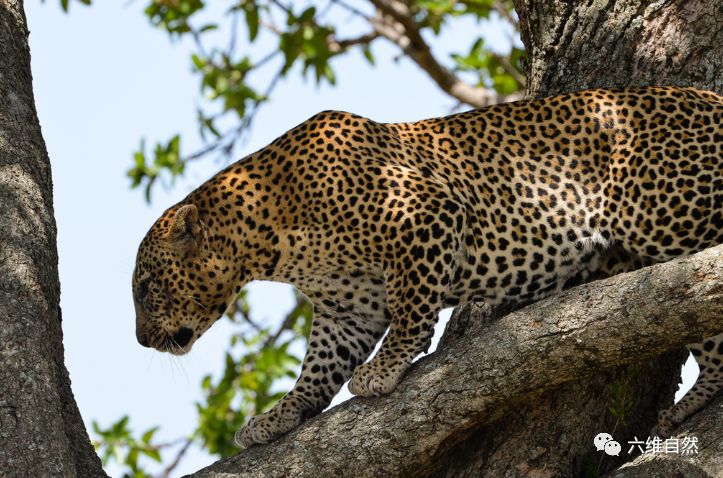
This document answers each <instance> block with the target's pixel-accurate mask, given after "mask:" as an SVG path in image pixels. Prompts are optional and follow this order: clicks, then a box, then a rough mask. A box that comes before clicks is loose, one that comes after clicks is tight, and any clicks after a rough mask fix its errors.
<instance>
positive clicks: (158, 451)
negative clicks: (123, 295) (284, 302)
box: [60, 0, 628, 478]
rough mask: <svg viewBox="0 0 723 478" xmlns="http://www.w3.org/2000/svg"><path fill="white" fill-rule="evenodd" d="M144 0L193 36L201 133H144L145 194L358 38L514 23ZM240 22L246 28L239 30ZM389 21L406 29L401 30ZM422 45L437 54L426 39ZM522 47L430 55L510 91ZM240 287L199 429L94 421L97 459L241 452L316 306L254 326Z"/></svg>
mask: <svg viewBox="0 0 723 478" xmlns="http://www.w3.org/2000/svg"><path fill="white" fill-rule="evenodd" d="M76 1H78V2H80V3H82V4H85V5H89V4H90V3H91V0H76ZM146 1H147V2H148V4H147V6H146V8H145V10H144V14H145V16H146V17H147V19H148V21H149V22H150V24H151V25H152V26H153V27H155V28H157V29H159V30H162V31H165V32H166V33H167V34H168V35H169V38H171V39H173V40H177V39H180V38H189V39H191V40H192V41H193V43H194V45H195V51H194V52H193V54H192V55H191V58H190V64H191V67H192V71H193V72H194V73H195V74H196V75H197V76H198V78H199V90H200V95H201V97H202V101H201V102H200V104H201V107H199V109H198V112H197V119H198V127H199V133H200V137H201V139H202V140H203V142H204V145H203V147H202V148H201V149H200V150H198V151H195V152H191V153H187V152H184V151H183V148H182V144H183V143H184V142H183V141H182V136H181V135H180V134H176V135H174V136H172V137H171V138H170V139H168V140H165V141H156V142H155V143H154V145H153V146H152V147H151V148H148V149H147V148H146V141H145V140H141V142H140V146H139V148H138V150H137V151H135V152H134V153H133V164H132V166H131V167H130V169H129V170H128V177H129V178H130V181H131V187H132V188H142V189H143V190H144V193H145V197H146V200H147V201H149V202H150V200H151V195H152V191H153V187H154V185H156V184H158V183H159V182H160V183H161V184H165V185H167V186H170V185H172V184H173V182H174V180H175V179H176V178H178V177H179V176H182V175H183V174H184V173H185V171H186V166H187V164H188V163H189V162H190V161H194V160H200V159H203V158H208V157H211V156H217V157H221V158H222V159H225V160H229V159H231V158H232V157H233V155H234V153H235V152H236V149H237V146H238V143H239V141H241V140H242V139H243V137H244V135H245V134H247V133H248V131H249V127H250V126H251V124H252V122H253V118H254V116H255V114H256V113H257V111H258V110H259V108H261V107H262V106H263V105H264V104H265V103H267V102H269V101H271V99H272V97H273V92H274V91H275V89H276V88H277V86H278V85H279V84H280V80H281V79H283V78H288V77H290V76H292V75H301V76H302V77H303V78H305V79H308V80H310V81H311V82H312V83H313V84H316V85H320V84H324V83H326V84H330V85H335V84H336V82H337V75H336V69H335V68H336V67H335V59H336V58H338V57H341V56H343V55H346V54H348V53H349V52H350V51H352V50H354V49H358V50H359V51H360V52H361V53H362V54H363V57H364V58H365V59H366V61H367V62H368V63H369V65H370V66H374V65H376V64H377V63H378V60H377V58H376V57H375V55H374V52H373V50H372V45H373V44H375V43H377V42H380V41H387V42H391V43H394V44H396V46H397V47H399V49H400V52H401V54H402V55H406V56H407V57H408V58H410V59H411V60H412V61H418V59H416V58H415V57H414V55H410V51H409V50H408V49H407V48H406V47H405V46H404V45H405V44H406V43H405V42H406V41H407V40H408V39H409V38H412V37H414V38H416V39H417V41H422V42H433V41H435V39H437V38H438V36H439V35H440V34H441V33H442V31H443V30H444V28H445V27H446V26H448V25H453V23H452V22H454V21H457V19H460V18H463V17H464V18H471V19H473V20H474V21H480V20H487V19H495V20H497V21H503V22H507V23H509V24H511V25H512V26H513V27H514V28H515V30H516V27H517V24H516V21H517V20H516V17H515V15H514V11H513V6H512V1H511V0H407V1H404V2H400V1H398V0H393V1H397V2H398V6H401V7H402V8H401V9H399V11H397V12H396V13H394V12H389V11H384V10H383V8H381V7H382V2H379V1H377V0H365V1H361V2H359V1H355V2H350V1H347V0H218V1H217V2H208V1H207V2H204V1H202V0H146ZM60 4H61V7H62V8H63V9H64V10H66V11H67V10H68V8H69V0H60ZM221 7H223V9H222V10H218V9H219V8H221ZM405 9H406V10H405ZM400 11H401V12H402V13H399V12H400ZM240 25H243V27H241V26H240ZM240 30H245V35H239V33H238V32H239V31H240ZM389 31H395V32H402V33H403V35H402V36H403V37H404V38H395V37H394V36H393V35H390V34H389ZM432 46H433V45H432ZM426 49H427V50H428V51H429V52H430V53H429V54H430V55H433V54H432V53H431V52H432V51H433V48H431V46H429V48H426ZM264 50H266V51H265V52H264ZM523 58H524V51H523V50H521V49H519V48H517V47H516V46H515V42H514V41H513V40H512V39H511V40H510V49H509V51H508V52H506V53H504V54H500V53H498V52H494V51H492V50H491V49H490V48H489V47H488V45H486V44H485V41H484V40H483V38H481V37H480V38H477V39H473V40H472V43H471V45H470V46H469V48H467V49H466V50H465V51H461V52H458V53H456V54H453V55H451V57H450V58H444V59H440V58H434V57H432V58H431V59H430V61H433V62H436V63H439V64H440V65H442V66H443V67H444V68H446V69H447V70H449V71H450V72H451V73H452V74H454V75H458V76H459V78H462V79H463V80H464V81H466V82H468V83H470V84H471V85H472V86H476V87H480V88H488V89H493V90H494V91H495V92H496V93H497V94H498V95H500V96H506V95H509V94H511V93H514V92H517V91H519V90H521V89H522V88H523V87H524V84H525V80H524V76H523V74H522V66H521V63H522V60H523ZM246 294H247V292H246V290H242V291H241V293H240V294H239V296H238V297H237V300H236V302H235V303H234V305H233V306H232V307H231V308H230V309H229V310H228V311H227V313H226V315H227V318H228V320H231V321H233V322H234V323H235V324H236V326H237V333H235V334H234V335H233V336H232V337H231V341H230V344H229V348H228V350H227V352H226V354H225V359H224V364H223V369H222V371H221V373H220V374H219V375H217V376H212V375H208V376H206V377H204V379H203V380H202V383H201V388H202V392H203V399H202V400H201V401H200V402H198V403H197V404H196V410H197V413H198V420H197V427H196V429H195V430H193V431H191V433H190V434H189V435H188V436H187V437H185V438H181V439H180V440H177V441H175V442H171V443H158V442H157V441H156V440H155V434H156V431H157V430H158V429H157V428H152V429H150V430H147V431H145V432H144V433H142V434H141V435H140V436H136V435H134V433H133V431H132V430H131V429H130V425H129V424H130V420H129V418H128V417H127V416H124V417H122V418H121V419H120V420H118V421H117V422H115V423H113V424H111V425H110V426H109V427H108V428H106V429H103V428H101V427H100V426H99V425H98V424H97V423H94V424H93V429H94V432H95V435H96V437H97V439H96V441H95V442H94V444H95V446H96V449H97V450H98V453H99V454H100V456H101V457H102V459H103V462H104V464H107V463H109V462H111V461H115V462H116V463H118V464H120V465H121V466H122V467H123V468H124V469H125V470H126V471H125V475H124V476H125V477H133V478H140V477H146V476H150V475H149V474H148V473H147V471H145V470H146V468H147V467H148V465H149V464H152V463H154V462H161V461H162V462H163V463H169V464H168V465H167V466H166V468H165V470H164V472H163V474H162V476H169V474H170V472H171V471H172V470H173V468H174V467H175V466H176V465H177V464H178V462H179V461H180V460H181V458H182V457H183V455H184V453H185V451H186V450H187V449H188V447H189V446H190V445H191V444H196V445H198V446H201V447H203V448H205V449H206V450H207V451H208V452H209V453H211V454H214V455H217V456H221V457H225V456H229V455H233V454H235V453H238V448H237V447H236V446H235V444H234V434H235V432H236V431H237V430H238V429H239V428H240V427H241V426H242V425H243V424H244V423H245V422H246V421H247V420H248V419H249V418H250V417H252V416H254V415H256V414H259V413H263V412H264V411H265V410H268V409H269V408H270V407H272V406H273V404H274V403H275V402H276V401H277V400H278V399H279V398H280V397H281V396H282V395H283V392H284V391H285V390H287V389H288V388H289V385H290V381H291V380H293V379H294V378H295V376H296V372H297V370H298V368H299V364H300V356H299V354H298V352H299V351H300V350H303V342H304V340H303V339H304V338H305V337H306V336H308V333H309V330H310V328H311V317H312V307H311V305H310V304H309V303H307V302H305V301H304V300H303V299H302V297H301V296H298V297H297V302H296V305H295V307H294V308H293V310H292V311H291V312H290V313H289V314H288V315H287V316H286V318H285V319H284V320H283V322H282V323H281V325H280V326H278V327H277V328H275V329H272V328H271V327H261V326H259V325H258V324H256V323H254V322H253V320H252V319H251V315H250V311H249V305H248V302H247V300H246ZM623 392H624V390H623V389H622V388H621V389H620V390H611V395H613V397H614V399H613V400H612V405H611V412H612V413H613V414H615V416H617V417H618V418H619V419H620V420H623V421H624V417H625V415H626V413H627V410H628V405H627V401H626V400H627V399H626V398H625V396H624V393H623ZM169 457H170V458H169Z"/></svg>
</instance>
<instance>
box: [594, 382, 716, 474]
mask: <svg viewBox="0 0 723 478" xmlns="http://www.w3.org/2000/svg"><path fill="white" fill-rule="evenodd" d="M721 423H723V395H721V396H719V397H718V398H717V399H716V400H714V401H713V402H712V403H711V404H710V405H708V406H707V407H706V408H705V409H703V410H702V411H700V412H699V413H697V414H696V415H694V416H693V417H692V418H691V419H690V420H688V421H687V422H686V423H685V424H684V425H683V426H682V427H681V428H680V429H679V430H678V433H677V435H676V438H678V439H679V440H682V439H683V438H684V437H696V438H697V439H698V453H691V454H680V453H678V454H676V453H671V454H664V453H663V454H661V453H657V454H645V455H640V456H639V457H638V458H636V459H635V460H633V461H631V462H630V463H626V464H625V465H623V466H621V467H620V468H619V469H617V470H615V471H613V472H612V473H610V474H608V475H606V476H607V478H639V477H647V478H670V477H685V478H715V477H718V476H723V433H721Z"/></svg>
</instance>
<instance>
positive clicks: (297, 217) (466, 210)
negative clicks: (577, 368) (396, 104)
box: [133, 88, 723, 446]
mask: <svg viewBox="0 0 723 478" xmlns="http://www.w3.org/2000/svg"><path fill="white" fill-rule="evenodd" d="M722 113H723V99H722V98H721V97H720V96H718V95H716V94H714V93H711V92H706V91H698V90H695V89H691V88H639V89H629V90H590V91H583V92H579V93H573V94H567V95H562V96H556V97H551V98H544V99H539V100H529V101H520V102H516V103H509V104H503V105H497V106H492V107H489V108H484V109H481V110H475V111H470V112H466V113H461V114H456V115H452V116H448V117H445V118H435V119H429V120H424V121H419V122H415V123H396V124H382V123H377V122H374V121H372V120H369V119H366V118H362V117H359V116H356V115H353V114H350V113H343V112H337V111H326V112H322V113H319V114H317V115H315V116H314V117H312V118H310V119H309V120H307V121H305V122H304V123H302V124H301V125H299V126H298V127H296V128H294V129H292V130H291V131H289V132H287V133H285V134H284V135H282V136H281V137H279V138H278V139H277V140H275V141H274V142H273V143H271V144H270V145H268V146H267V147H265V148H263V149H262V150H260V151H258V152H256V153H254V154H252V155H250V156H249V157H247V158H245V159H243V160H241V161H239V162H237V163H234V164H232V165H230V166H229V167H227V168H226V169H224V170H223V171H221V172H220V173H218V174H217V175H216V176H214V177H213V178H211V179H210V180H209V181H207V182H206V183H204V184H203V185H201V187H199V188H198V189H197V190H195V191H194V192H192V193H191V194H190V195H189V196H188V197H186V198H185V199H184V200H183V201H181V202H180V203H179V204H176V205H175V206H173V207H171V208H170V209H168V210H167V211H166V212H165V213H164V214H163V215H162V216H161V218H160V219H158V221H156V223H155V224H154V225H153V226H152V227H151V229H150V231H149V232H148V234H147V235H146V237H145V238H144V239H143V241H142V243H141V246H140V249H139V252H138V258H137V263H136V270H135V273H134V275H133V293H134V299H135V303H136V313H137V319H136V329H137V330H136V334H137V337H138V340H139V342H140V343H141V344H143V345H146V346H152V347H155V348H157V349H159V350H165V351H169V352H172V353H185V352H186V351H188V350H189V349H190V347H191V346H192V345H193V343H194V341H195V340H197V339H198V337H200V336H201V335H202V334H203V333H204V332H205V331H206V330H207V329H208V328H209V327H210V326H211V325H212V324H213V322H214V321H215V320H217V319H218V318H219V317H220V316H221V315H222V313H223V311H224V310H225V309H226V307H227V305H228V304H229V303H230V302H231V301H232V300H233V299H234V297H235V295H236V294H237V293H238V292H239V291H240V290H241V287H243V285H244V284H246V283H247V282H249V281H251V280H254V279H264V280H275V281H281V282H287V283H290V284H293V285H294V286H296V287H297V288H298V289H299V290H301V291H302V292H303V293H304V294H306V296H308V297H309V299H310V300H311V301H312V303H313V304H314V311H315V316H314V320H313V325H312V330H311V334H310V337H309V346H308V350H307V353H306V357H305V358H304V363H303V366H302V370H301V375H300V377H299V379H298V381H297V383H296V385H295V386H294V388H293V389H292V390H291V391H290V392H289V393H288V394H287V395H286V396H285V397H284V398H282V399H281V400H280V401H279V403H278V404H277V405H276V406H274V407H273V408H272V409H271V410H270V411H269V412H267V413H266V414H264V415H261V416H258V417H255V418H254V419H252V420H251V422H250V423H249V424H248V426H247V427H245V428H244V429H243V430H242V431H241V432H240V433H239V436H238V439H239V441H240V442H241V443H242V444H243V445H245V446H249V445H252V444H255V443H266V442H269V441H271V440H274V439H275V438H277V437H278V436H280V435H281V434H283V433H285V432H286V431H288V430H290V429H291V428H293V427H295V426H297V425H298V424H299V423H301V421H303V420H304V419H305V418H307V417H309V416H312V415H314V414H316V413H319V412H320V411H321V410H322V409H324V408H325V407H326V406H327V405H328V404H329V402H330V401H331V399H332V397H333V396H334V395H335V394H336V393H337V391H338V390H339V388H340V387H341V386H342V384H343V383H344V382H346V381H347V380H348V379H350V378H351V381H350V383H349V389H350V390H351V391H352V393H354V394H356V395H361V396H372V395H382V394H386V393H389V392H391V391H392V390H394V388H395V387H396V385H397V383H398V382H399V380H400V379H401V377H402V375H403V374H404V372H405V371H406V370H407V368H408V367H409V365H410V363H411V362H412V360H413V359H414V358H415V357H416V356H417V355H418V354H419V353H420V352H421V351H422V350H423V349H424V348H425V347H426V346H427V344H428V343H429V340H430V337H431V334H432V332H433V327H434V324H435V323H436V321H437V315H438V313H439V311H440V309H441V308H443V307H447V306H453V305H457V304H459V303H461V302H468V301H485V302H488V303H491V304H500V303H503V302H507V301H529V300H535V299H538V298H540V297H543V296H546V295H549V294H551V293H553V292H556V291H558V290H560V289H561V288H562V287H563V286H564V285H565V284H566V283H567V284H570V283H571V282H574V281H576V280H587V279H589V277H591V276H594V275H595V274H596V273H598V272H600V271H603V269H605V268H607V269H606V273H613V272H615V271H616V269H619V270H626V269H628V268H631V267H636V266H640V265H644V264H648V263H653V262H659V261H665V260H668V259H670V258H672V257H675V256H679V255H682V254H690V253H692V252H695V251H698V250H701V249H703V248H706V247H710V246H713V245H716V244H719V243H721V242H723V218H722V217H721V211H722V210H723V183H722V179H721V147H722V145H723V130H722V129H721V116H722ZM615 251H617V253H614V254H613V252H615ZM621 252H622V253H623V254H624V255H625V256H626V257H627V258H628V259H629V260H628V261H622V260H620V259H619V255H620V253H621ZM387 329H388V330H389V332H388V334H387V335H386V337H385V338H384V341H383V343H382V346H381V348H380V349H379V352H378V353H377V354H376V355H375V356H374V358H373V359H372V360H371V361H370V362H368V363H365V362H366V360H367V358H368V357H369V355H370V354H371V351H372V350H373V348H374V346H375V344H376V343H377V342H378V341H379V339H380V338H381V337H382V335H383V334H384V332H385V331H386V330H387ZM713 340H714V347H713V349H710V347H709V346H708V345H707V344H708V343H709V342H705V343H704V344H703V345H701V346H694V347H692V348H691V349H692V350H693V351H694V353H697V354H698V355H697V358H698V360H699V363H700V364H701V367H702V368H701V373H702V377H701V380H700V381H699V383H700V384H702V385H700V387H698V386H696V387H698V390H694V392H693V395H694V396H696V397H697V396H700V397H701V398H702V399H707V398H709V395H710V393H708V392H707V391H708V390H711V391H712V390H713V389H715V391H717V390H718V388H720V385H719V384H720V382H719V381H720V372H721V368H720V358H721V350H720V336H719V337H718V338H717V339H713ZM709 349H710V350H709ZM701 358H703V359H702V361H701ZM713 379H715V385H711V383H712V382H710V380H713ZM701 390H704V391H705V393H702V392H701V393H702V394H700V395H696V394H698V392H700V391H701ZM702 399H701V400H697V399H695V400H693V401H692V402H691V401H689V402H687V403H688V404H687V405H682V406H678V405H677V406H676V407H678V408H675V407H674V408H673V409H672V410H668V411H665V412H663V413H662V414H661V420H662V421H665V420H668V421H670V423H671V424H674V422H679V421H680V420H681V419H682V418H681V417H682V416H684V415H685V414H688V413H690V412H692V411H693V410H694V409H695V408H696V407H697V406H698V405H699V404H701V403H703V401H704V400H702ZM693 402H695V403H693Z"/></svg>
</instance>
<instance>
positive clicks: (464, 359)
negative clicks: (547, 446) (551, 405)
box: [192, 245, 723, 478]
mask: <svg viewBox="0 0 723 478" xmlns="http://www.w3.org/2000/svg"><path fill="white" fill-rule="evenodd" d="M721 330H723V245H721V246H718V247H715V248H711V249H708V250H706V251H703V252H701V253H699V254H696V255H694V256H690V257H687V258H682V259H677V260H675V261H671V262H668V263H665V264H658V265H655V266H652V267H648V268H645V269H641V270H639V271H635V272H632V273H629V274H622V275H619V276H615V277H612V278H610V279H606V280H603V281H598V282H593V283H590V284H586V285H583V286H580V287H576V288H574V289H570V290H569V291H565V292H563V293H561V294H558V295H556V296H553V297H550V298H548V299H545V300H543V301H540V302H537V303H535V304H533V305H531V306H529V307H526V308H524V309H522V310H519V311H517V312H514V313H511V314H509V315H507V316H506V317H504V318H502V319H500V320H498V321H496V322H494V323H491V324H490V325H489V326H487V327H473V328H471V330H470V331H468V333H467V334H466V335H465V336H462V337H460V338H458V339H456V340H454V341H453V342H451V343H447V344H446V346H445V347H443V348H442V349H441V350H439V351H438V352H436V353H434V354H432V355H430V356H429V357H425V358H423V359H422V360H420V361H418V362H417V363H416V364H415V365H414V366H413V368H412V370H411V372H410V373H409V375H408V376H407V377H406V378H405V379H404V380H403V381H402V383H401V384H400V386H399V388H398V390H396V391H395V392H394V393H392V394H390V395H388V396H385V397H380V398H376V399H359V398H357V399H353V400H350V401H348V402H346V403H344V404H342V405H340V406H338V407H336V408H334V409H332V410H330V411H328V412H326V413H324V414H322V415H320V416H319V417H317V418H315V419H312V420H310V421H309V422H307V423H305V424H304V425H302V426H301V427H299V429H297V430H295V431H293V432H291V433H289V434H288V435H286V436H284V437H282V438H281V439H280V440H278V441H277V442H275V443H272V444H270V445H266V446H258V447H254V448H252V449H250V450H247V451H245V452H243V453H241V454H239V455H237V456H235V457H232V458H229V459H226V460H222V461H220V462H218V463H215V464H214V465H211V466H210V467H208V468H205V469H203V470H201V471H199V472H197V473H196V474H194V475H192V476H193V477H195V478H200V477H204V478H211V477H218V476H224V477H225V478H232V477H281V476H295V477H305V476H309V477H315V476H321V475H320V473H321V474H322V475H324V476H345V474H346V473H348V467H349V466H350V464H353V466H354V470H355V471H354V474H355V476H359V477H367V476H368V477H372V476H419V475H421V474H423V473H424V472H425V470H427V469H428V468H431V467H432V466H433V463H434V460H435V457H437V456H439V455H440V454H442V453H444V452H445V451H446V450H448V449H450V448H451V447H453V446H454V445H456V444H457V443H459V442H460V441H462V440H464V439H465V438H466V437H467V436H468V435H469V434H470V433H471V432H472V431H473V430H475V429H477V428H479V427H480V426H481V425H484V424H487V423H491V422H493V421H495V420H496V419H498V418H499V417H501V416H503V415H504V414H505V413H506V412H507V411H508V410H510V409H511V408H512V407H516V406H518V405H519V404H521V403H523V402H524V401H525V400H530V399H531V398H534V397H535V396H537V395H539V394H540V393H543V392H545V391H548V390H552V389H554V388H555V387H558V386H560V385H562V384H564V383H569V382H573V381H578V380H581V379H585V378H588V377H590V376H592V375H594V374H595V373H596V372H598V371H600V370H601V369H607V368H611V367H616V366H620V365H625V364H629V363H633V362H639V361H641V360H644V359H646V358H650V357H653V356H656V355H658V354H660V353H662V352H664V351H666V350H669V349H671V348H674V347H680V346H682V345H684V344H687V343H691V342H697V341H700V340H701V339H703V338H705V337H708V336H712V335H715V334H716V333H718V332H720V331H721Z"/></svg>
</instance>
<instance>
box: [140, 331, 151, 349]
mask: <svg viewBox="0 0 723 478" xmlns="http://www.w3.org/2000/svg"><path fill="white" fill-rule="evenodd" d="M136 339H137V340H138V343H139V344H141V345H142V346H144V347H150V346H151V345H150V343H149V342H148V334H146V333H137V334H136Z"/></svg>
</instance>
